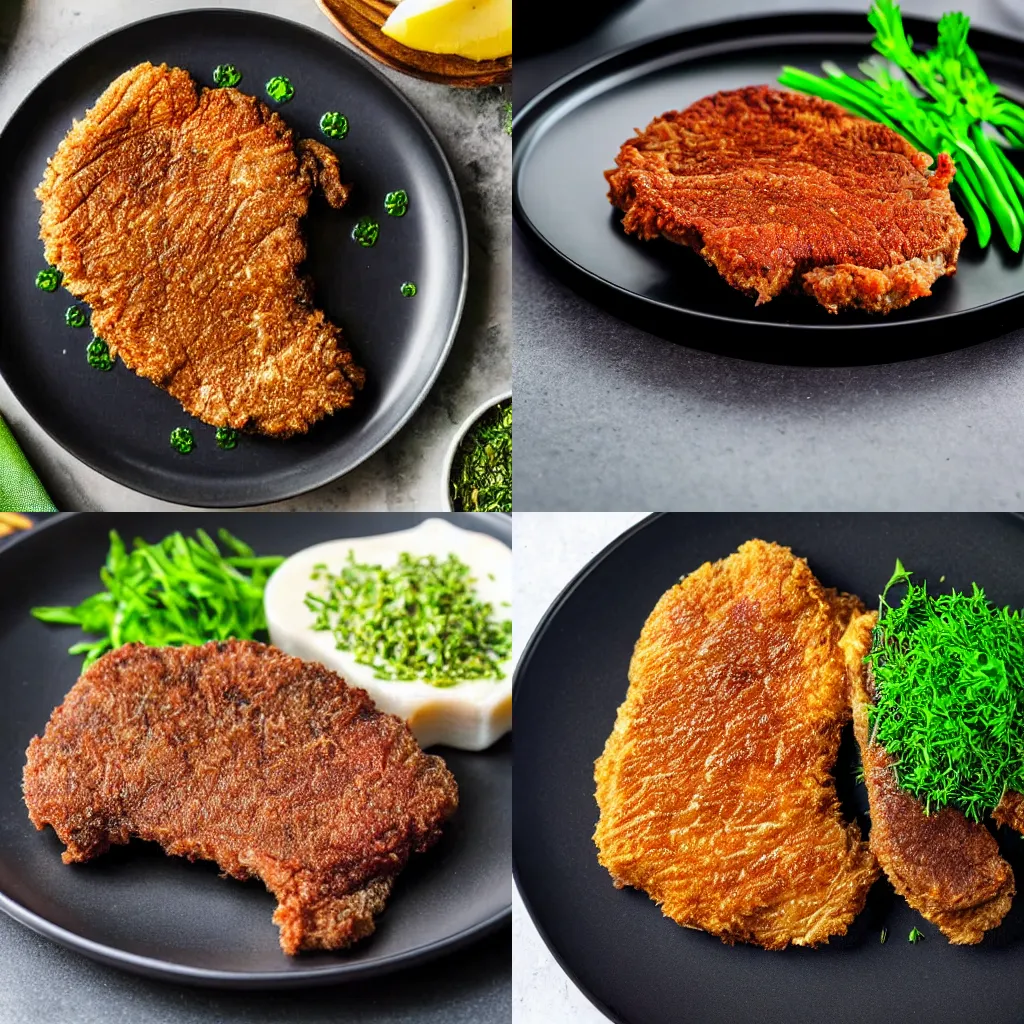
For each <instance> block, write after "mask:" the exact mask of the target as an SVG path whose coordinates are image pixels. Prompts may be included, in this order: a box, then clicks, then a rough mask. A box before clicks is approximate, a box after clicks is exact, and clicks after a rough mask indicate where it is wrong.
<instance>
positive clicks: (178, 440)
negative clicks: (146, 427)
mask: <svg viewBox="0 0 1024 1024" xmlns="http://www.w3.org/2000/svg"><path fill="white" fill-rule="evenodd" d="M195 446H196V439H195V438H194V437H193V436H192V431H191V430H189V429H188V427H175V428H174V429H173V430H172V431H171V447H172V448H174V449H176V450H177V451H179V452H181V454H182V455H188V453H189V452H190V451H192V449H193V448H195Z"/></svg>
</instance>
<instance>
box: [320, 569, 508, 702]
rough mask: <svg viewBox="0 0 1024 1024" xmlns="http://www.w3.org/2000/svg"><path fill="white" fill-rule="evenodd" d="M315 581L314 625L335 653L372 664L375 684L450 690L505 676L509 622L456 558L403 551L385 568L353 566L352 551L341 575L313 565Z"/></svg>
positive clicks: (364, 663)
mask: <svg viewBox="0 0 1024 1024" xmlns="http://www.w3.org/2000/svg"><path fill="white" fill-rule="evenodd" d="M312 579H313V580H314V581H323V582H324V583H325V584H326V586H325V587H323V588H321V593H314V592H312V591H311V592H310V593H307V594H306V607H307V608H309V610H310V611H311V612H313V613H314V614H315V616H316V618H315V620H314V622H313V626H312V628H313V629H317V630H330V631H331V632H332V633H333V634H334V640H335V644H336V645H337V647H338V650H341V651H348V652H350V653H351V654H353V655H354V656H355V659H356V661H357V662H359V664H361V665H370V666H372V668H373V670H374V675H375V677H376V678H377V679H394V680H403V681H409V680H414V679H422V680H423V681H424V682H427V683H430V684H432V685H433V686H454V685H455V684H456V683H459V682H462V681H464V680H470V679H504V678H505V674H504V672H503V670H502V668H501V663H502V662H503V661H505V660H507V659H508V658H509V656H510V655H511V653H512V623H511V621H509V620H507V619H506V620H498V619H497V618H495V615H494V608H493V606H492V605H491V604H489V603H487V602H484V601H481V600H480V599H479V598H478V597H477V594H476V589H475V587H474V584H475V582H476V580H475V579H474V578H473V577H472V575H471V571H470V568H469V566H468V565H466V564H465V562H463V561H461V560H460V559H459V558H457V557H456V556H455V555H454V554H450V555H448V557H447V558H444V559H438V558H437V557H436V556H434V555H426V556H423V557H417V556H415V555H410V554H408V553H407V552H403V553H402V554H400V555H399V556H398V562H397V564H396V565H393V566H389V567H384V566H382V565H369V564H366V563H362V562H357V561H356V558H355V553H354V552H351V551H350V552H349V556H348V561H347V562H346V563H345V565H344V566H342V568H341V571H340V572H339V573H337V574H336V575H335V574H334V573H331V572H330V571H329V570H328V568H327V566H326V565H317V566H315V567H314V572H313V576H312Z"/></svg>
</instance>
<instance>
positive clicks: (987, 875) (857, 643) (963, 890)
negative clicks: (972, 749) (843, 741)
mask: <svg viewBox="0 0 1024 1024" xmlns="http://www.w3.org/2000/svg"><path fill="white" fill-rule="evenodd" d="M877 621H878V613H877V612H867V613H865V614H864V615H861V616H859V617H858V618H856V619H854V620H853V621H852V622H851V623H850V626H849V628H848V629H847V631H846V634H845V636H844V637H843V639H842V646H843V649H844V651H845V653H846V663H847V670H848V675H849V679H850V692H851V696H852V700H853V730H854V734H855V735H856V737H857V743H858V745H859V746H860V754H861V761H862V763H863V766H864V784H865V786H866V787H867V791H868V801H869V803H870V807H871V835H870V845H871V849H872V851H873V852H874V854H875V856H876V857H877V858H878V862H879V863H880V864H881V865H882V869H883V870H884V871H885V873H886V875H887V876H888V878H889V881H890V882H891V883H892V886H893V888H894V889H895V890H896V891H897V892H898V893H899V894H900V895H901V896H903V897H904V898H905V899H906V901H907V902H908V903H909V904H910V905H911V906H912V907H913V908H914V909H915V910H916V911H918V913H920V914H921V915H922V917H924V918H925V919H926V920H928V921H931V922H932V924H934V925H937V926H938V928H939V929H940V930H941V931H942V933H943V934H944V935H945V936H946V937H947V938H948V939H949V941H950V942H951V943H954V944H956V945H969V944H973V943H977V942H981V940H982V938H983V937H984V935H985V932H987V931H989V930H990V929H992V928H995V927H997V926H998V925H999V923H1000V922H1001V921H1002V920H1003V918H1004V917H1005V916H1006V912H1007V911H1008V910H1009V909H1010V904H1011V902H1012V900H1013V896H1014V893H1015V892H1016V886H1015V883H1014V878H1013V869H1012V868H1011V867H1010V865H1009V864H1008V863H1007V862H1006V861H1005V860H1004V859H1003V857H1002V855H1001V854H1000V853H999V847H998V846H997V845H996V841H995V839H993V838H992V836H991V834H990V833H989V831H988V829H987V828H986V827H985V825H984V824H983V823H982V822H978V821H970V820H969V819H968V818H967V817H966V816H965V815H964V813H963V812H962V811H960V810H959V809H957V808H956V807H944V808H942V809H941V810H938V811H933V812H932V813H931V814H925V808H924V806H923V805H922V804H921V802H920V801H919V800H918V799H917V797H915V796H914V795H913V794H912V793H909V792H907V791H906V790H904V789H901V788H900V786H899V778H898V772H897V770H896V769H895V767H894V759H893V758H892V757H891V756H890V755H889V753H888V752H887V751H886V750H885V748H884V747H883V746H882V745H881V744H879V743H877V742H874V741H872V737H871V735H870V731H869V710H870V708H871V706H872V705H873V704H874V701H875V686H874V681H873V678H872V675H871V671H870V667H869V666H868V665H866V664H865V662H864V657H865V655H867V654H868V652H869V651H870V650H871V637H872V630H873V629H874V627H875V624H876V622H877Z"/></svg>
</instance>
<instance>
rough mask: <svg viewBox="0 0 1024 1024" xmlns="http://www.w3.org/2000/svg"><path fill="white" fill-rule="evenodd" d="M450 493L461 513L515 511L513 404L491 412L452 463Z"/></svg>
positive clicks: (508, 403)
mask: <svg viewBox="0 0 1024 1024" xmlns="http://www.w3.org/2000/svg"><path fill="white" fill-rule="evenodd" d="M449 492H450V494H451V499H452V508H454V509H455V510H456V511H458V512H511V511H512V403H511V401H508V402H502V403H499V404H498V405H496V406H495V407H494V408H493V409H490V410H488V411H487V412H486V413H484V415H483V416H482V417H481V418H480V419H479V420H478V421H477V422H476V424H475V425H474V426H473V427H472V429H471V430H470V431H469V432H468V433H467V434H466V437H465V439H464V440H463V442H462V443H461V444H460V445H459V450H458V451H457V452H456V453H455V459H454V461H453V463H452V471H451V478H450V480H449Z"/></svg>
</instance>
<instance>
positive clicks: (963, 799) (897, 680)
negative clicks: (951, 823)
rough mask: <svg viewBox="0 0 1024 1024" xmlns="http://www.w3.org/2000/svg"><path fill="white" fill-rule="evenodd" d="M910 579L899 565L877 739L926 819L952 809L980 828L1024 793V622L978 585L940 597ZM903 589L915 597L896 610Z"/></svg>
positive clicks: (874, 717) (880, 651)
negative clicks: (1006, 798) (1006, 801)
mask: <svg viewBox="0 0 1024 1024" xmlns="http://www.w3.org/2000/svg"><path fill="white" fill-rule="evenodd" d="M911 575H912V574H911V573H909V572H908V571H907V570H906V569H904V568H903V565H902V563H901V562H900V561H899V560H897V562H896V571H895V572H894V573H893V575H892V578H891V579H890V580H889V582H888V583H887V584H886V587H885V591H884V592H883V594H882V597H881V599H880V604H879V613H878V616H879V617H878V625H877V627H876V628H875V633H874V638H873V643H872V648H871V653H870V654H869V655H868V656H867V662H868V663H869V664H870V666H871V669H872V672H873V674H874V681H875V689H876V702H875V706H874V707H873V708H872V709H871V712H870V723H871V730H872V737H873V739H874V740H875V741H876V742H878V743H880V744H881V745H882V746H884V747H885V749H886V751H887V752H888V753H889V754H890V755H892V756H893V757H894V758H895V759H896V762H897V763H896V775H897V779H898V781H899V784H900V786H902V787H903V788H904V789H906V790H908V791H909V792H910V793H913V794H914V796H916V797H917V798H918V799H919V800H920V801H921V802H922V803H923V804H924V807H925V812H926V813H930V812H931V811H934V810H938V809H940V808H942V807H945V806H948V805H953V806H955V807H959V808H960V809H961V810H962V811H963V812H964V813H965V814H966V815H967V816H968V817H969V818H972V819H973V820H975V821H979V820H981V818H982V817H984V816H985V815H986V814H988V813H989V812H990V811H992V810H993V809H994V808H995V807H996V805H997V804H998V803H999V801H1000V800H1001V799H1002V797H1003V794H1004V793H1005V792H1006V791H1007V790H1008V789H1009V790H1014V791H1024V622H1022V620H1021V618H1020V614H1019V613H1018V612H1016V611H1010V610H1009V609H1008V608H996V607H995V606H994V605H993V604H992V603H991V602H990V601H989V600H988V598H987V597H986V596H985V592H984V591H983V590H982V589H981V588H980V587H979V586H978V585H977V584H973V585H972V588H971V593H970V594H966V593H957V592H956V591H954V592H952V593H950V594H941V595H939V596H936V597H933V596H931V595H930V594H929V593H928V589H927V584H924V583H923V584H915V583H912V582H911ZM898 584H900V585H902V584H906V586H907V593H906V596H905V597H904V598H903V601H902V603H900V604H899V605H895V606H894V605H890V604H889V602H888V601H887V600H886V596H887V595H888V592H889V590H890V589H891V588H892V587H894V586H896V585H898Z"/></svg>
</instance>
